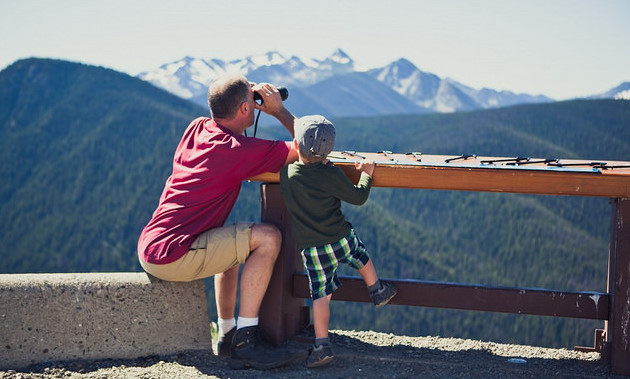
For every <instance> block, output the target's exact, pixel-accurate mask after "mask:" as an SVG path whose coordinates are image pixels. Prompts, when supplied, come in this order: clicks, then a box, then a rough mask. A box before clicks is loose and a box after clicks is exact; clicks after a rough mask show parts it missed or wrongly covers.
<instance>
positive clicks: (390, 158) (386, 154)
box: [378, 150, 396, 162]
mask: <svg viewBox="0 0 630 379" xmlns="http://www.w3.org/2000/svg"><path fill="white" fill-rule="evenodd" d="M378 154H383V155H384V156H385V158H387V159H389V160H390V161H392V162H396V160H395V159H394V158H393V157H392V156H391V154H394V153H392V152H391V151H387V150H383V151H379V152H378Z"/></svg>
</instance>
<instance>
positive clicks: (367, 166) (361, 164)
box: [354, 159, 376, 176]
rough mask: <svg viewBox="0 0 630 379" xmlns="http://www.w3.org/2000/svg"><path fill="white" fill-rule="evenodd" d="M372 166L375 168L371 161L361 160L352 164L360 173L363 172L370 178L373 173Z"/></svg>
mask: <svg viewBox="0 0 630 379" xmlns="http://www.w3.org/2000/svg"><path fill="white" fill-rule="evenodd" d="M374 166H376V165H375V164H374V161H373V160H371V159H362V160H360V161H358V162H354V167H355V168H356V169H357V170H358V171H360V172H365V173H366V174H368V175H370V176H372V174H373V173H374Z"/></svg>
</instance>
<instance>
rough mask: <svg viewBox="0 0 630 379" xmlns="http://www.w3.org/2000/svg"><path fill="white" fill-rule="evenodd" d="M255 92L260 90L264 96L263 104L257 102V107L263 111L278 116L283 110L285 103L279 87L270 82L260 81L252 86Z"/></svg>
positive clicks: (259, 92) (260, 93) (261, 95)
mask: <svg viewBox="0 0 630 379" xmlns="http://www.w3.org/2000/svg"><path fill="white" fill-rule="evenodd" d="M252 90H253V91H254V92H258V94H259V95H260V97H261V98H262V100H263V101H262V104H258V103H256V109H260V110H262V111H263V112H265V113H267V114H269V115H271V116H274V117H277V115H278V114H279V113H280V112H282V110H283V109H284V105H283V104H282V97H280V92H278V89H277V88H276V87H274V86H273V85H272V84H269V83H258V84H256V85H254V86H253V87H252Z"/></svg>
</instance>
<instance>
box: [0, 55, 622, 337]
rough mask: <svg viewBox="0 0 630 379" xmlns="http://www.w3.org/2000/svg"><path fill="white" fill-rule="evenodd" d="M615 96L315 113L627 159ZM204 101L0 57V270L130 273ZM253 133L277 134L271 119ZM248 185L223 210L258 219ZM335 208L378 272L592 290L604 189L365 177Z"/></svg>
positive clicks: (604, 239) (531, 330) (503, 331)
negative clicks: (414, 111) (409, 184)
mask: <svg viewBox="0 0 630 379" xmlns="http://www.w3.org/2000/svg"><path fill="white" fill-rule="evenodd" d="M329 64H330V65H331V66H332V65H334V64H341V62H329ZM352 74H353V75H354V74H360V75H361V76H363V77H366V76H368V74H367V73H352ZM333 79H334V77H332V76H331V77H329V78H328V79H327V80H333ZM314 85H316V84H314ZM629 104H630V101H625V100H610V99H590V100H586V99H585V100H575V101H566V102H553V103H543V104H527V105H517V106H511V107H505V108H500V109H489V110H479V111H471V112H458V113H452V114H451V113H449V114H442V113H431V114H424V115H397V116H375V117H351V118H341V117H337V118H331V120H332V121H333V122H334V123H335V125H336V127H337V136H336V146H335V147H336V149H339V150H356V151H378V150H390V151H394V152H410V151H420V152H423V153H425V154H455V155H457V154H463V153H474V154H478V155H486V156H532V157H551V158H582V159H588V160H589V161H591V160H597V161H601V160H630V155H629V154H630V129H629V128H628V125H629V122H630V106H628V105H629ZM204 114H207V109H206V107H201V106H199V105H196V104H194V103H192V102H190V101H186V100H183V99H182V98H180V97H178V96H174V95H172V94H170V93H168V92H167V91H164V90H162V89H160V88H157V87H155V86H153V85H151V84H149V83H147V82H146V81H143V80H140V79H138V78H136V77H132V76H129V75H126V74H122V73H119V72H116V71H114V70H110V69H106V68H102V67H94V66H88V65H83V64H77V63H71V62H65V61H58V60H50V59H26V60H21V61H18V62H15V63H14V64H12V65H10V66H9V67H7V68H6V69H4V70H2V71H0V176H1V177H2V181H0V246H2V252H1V254H2V259H0V272H2V273H33V272H110V271H140V270H141V268H140V266H139V264H138V261H137V258H136V251H135V250H136V243H137V239H138V235H139V233H140V231H141V229H142V227H143V226H144V225H145V224H146V222H147V221H148V220H149V219H150V217H151V214H152V212H153V211H154V209H155V207H156V205H157V202H158V199H159V196H160V193H161V191H162V187H163V185H164V181H165V180H166V178H167V177H168V175H169V174H170V171H171V167H172V158H173V152H174V150H175V148H176V146H177V143H178V141H179V139H180V138H181V135H182V133H183V132H184V130H185V128H186V127H187V125H188V123H189V122H190V121H191V120H193V119H194V118H196V117H198V116H201V115H204ZM260 133H261V137H265V138H274V139H289V138H290V136H289V135H288V133H287V132H286V130H285V129H284V128H281V127H269V128H264V129H261V130H260ZM259 187H260V183H256V182H246V183H243V190H242V191H241V194H240V195H239V199H238V201H237V204H236V206H235V208H234V210H233V211H232V213H231V215H230V219H229V221H228V222H229V223H232V222H235V221H248V220H249V221H257V220H259V218H260V190H259ZM344 213H345V214H346V215H347V217H348V219H349V220H351V221H352V223H353V225H354V226H355V227H356V228H357V231H358V232H359V234H360V236H361V238H362V240H363V241H364V243H365V245H366V247H367V249H368V251H370V254H371V257H372V259H373V261H374V264H375V266H376V267H377V270H378V273H379V276H380V277H382V278H384V279H387V278H400V279H422V280H434V281H445V282H460V283H479V284H485V285H499V286H523V287H543V288H551V289H558V290H568V291H576V290H577V291H605V290H606V270H607V254H608V242H609V234H610V205H609V204H608V199H604V198H582V197H572V196H564V197H563V196H534V195H520V194H495V193H476V192H463V191H424V190H404V189H391V188H374V189H373V190H372V192H371V194H370V199H369V201H368V202H367V203H366V204H365V205H364V206H361V207H354V206H346V207H345V208H344ZM342 274H344V275H356V272H351V273H348V272H342ZM212 282H213V281H212V280H211V279H210V280H208V281H207V282H206V284H207V286H208V288H209V289H212V285H213V284H212ZM208 296H209V298H208V300H209V301H208V304H209V309H208V310H209V313H210V315H211V317H215V316H216V310H215V307H214V301H213V299H214V298H213V294H212V291H211V290H210V291H209V292H208ZM333 309H334V310H333V316H332V319H331V327H332V328H334V329H353V330H375V331H386V332H390V333H397V334H405V335H439V336H443V337H449V336H457V337H462V338H473V339H483V340H489V341H495V342H510V343H525V344H532V345H538V346H554V347H559V346H564V347H573V346H574V345H585V346H589V345H592V343H593V340H592V336H593V329H594V327H601V322H597V321H592V320H572V319H562V318H549V317H547V318H544V317H535V316H522V315H504V314H499V313H493V314H487V313H482V312H464V311H453V310H441V309H428V308H422V307H385V309H379V310H377V311H375V310H374V309H373V306H371V305H370V304H357V303H335V305H334V307H333Z"/></svg>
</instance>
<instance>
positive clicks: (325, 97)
mask: <svg viewBox="0 0 630 379" xmlns="http://www.w3.org/2000/svg"><path fill="white" fill-rule="evenodd" d="M225 72H240V73H242V74H244V75H245V76H246V77H247V78H248V79H249V80H251V81H253V82H269V83H274V84H276V85H277V86H284V87H287V88H289V94H290V96H289V99H288V100H287V106H288V108H289V109H291V110H292V111H293V112H294V113H296V114H311V113H320V114H325V115H327V116H328V117H335V116H336V117H339V116H376V115H394V114H422V113H433V112H441V113H448V112H457V111H469V110H479V109H490V108H500V107H505V106H510V105H515V104H524V103H544V102H552V101H554V100H553V99H551V98H549V97H546V96H543V95H529V94H523V93H520V94H517V93H514V92H510V91H497V90H493V89H490V88H482V89H474V88H471V87H469V86H466V85H465V84H462V83H459V82H457V81H455V80H452V79H449V78H440V77H439V76H437V75H435V74H432V73H428V72H424V71H421V70H420V69H418V67H416V66H415V65H414V64H413V63H412V62H410V61H409V60H407V59H404V58H400V59H398V60H396V61H393V62H391V63H390V64H388V65H386V66H384V67H380V68H373V69H367V70H366V69H363V68H361V67H359V66H358V65H357V64H356V63H355V62H354V60H353V59H352V58H351V57H349V56H348V55H347V54H346V53H345V52H344V51H343V50H341V49H337V50H335V51H334V52H333V53H332V54H331V55H330V56H329V57H326V58H324V59H322V60H318V59H305V60H302V59H300V58H299V57H296V56H291V57H289V58H286V57H285V56H283V55H282V54H280V53H278V52H275V51H272V52H268V53H266V54H263V55H258V56H248V57H246V58H243V59H237V60H233V61H227V62H226V61H223V60H220V59H202V58H193V57H185V58H183V59H180V60H177V61H175V62H171V63H167V64H164V65H162V66H160V67H159V68H157V69H155V70H151V71H147V72H143V73H140V74H139V75H138V77H139V78H140V79H143V80H146V81H149V82H151V83H153V84H154V85H156V86H158V87H160V88H163V89H165V90H167V91H169V92H171V93H173V94H175V95H177V96H179V97H182V98H184V99H188V100H191V101H193V102H195V103H197V104H199V105H201V106H204V107H206V106H207V89H208V85H209V84H210V83H211V81H212V80H214V79H215V78H216V77H217V76H219V75H221V74H223V73H225ZM625 85H626V86H630V83H625ZM626 89H627V88H626ZM613 91H614V92H613ZM621 91H622V90H616V91H615V90H611V91H610V93H607V94H601V95H598V97H600V98H613V97H615V96H623V95H619V92H621ZM626 96H628V95H627V94H626Z"/></svg>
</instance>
